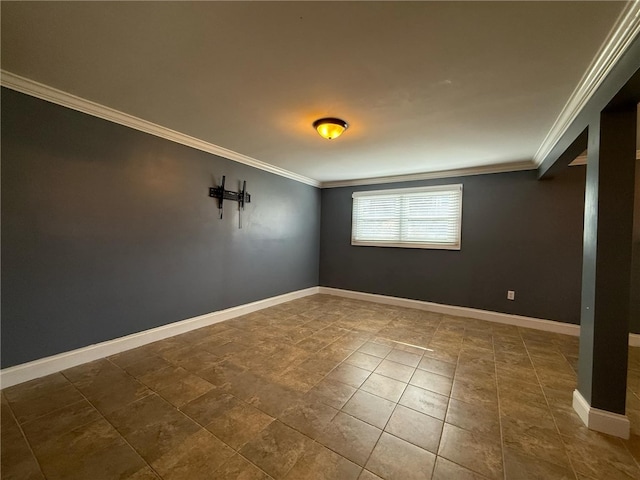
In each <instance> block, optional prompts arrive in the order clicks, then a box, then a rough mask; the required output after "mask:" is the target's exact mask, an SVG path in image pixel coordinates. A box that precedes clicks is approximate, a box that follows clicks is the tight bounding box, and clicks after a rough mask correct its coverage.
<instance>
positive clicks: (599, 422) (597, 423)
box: [573, 389, 631, 439]
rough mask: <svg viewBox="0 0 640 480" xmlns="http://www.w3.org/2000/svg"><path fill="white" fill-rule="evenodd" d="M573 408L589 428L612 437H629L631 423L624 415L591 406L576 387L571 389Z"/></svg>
mask: <svg viewBox="0 0 640 480" xmlns="http://www.w3.org/2000/svg"><path fill="white" fill-rule="evenodd" d="M573 409H574V410H575V411H576V413H577V414H578V416H579V417H580V420H582V423H584V424H585V425H586V426H587V427H588V428H589V429H591V430H595V431H596V432H602V433H607V434H609V435H613V436H614V437H619V438H624V439H628V438H629V435H630V433H631V423H630V422H629V419H628V418H627V416H626V415H621V414H619V413H612V412H608V411H606V410H600V409H599V408H593V407H592V406H591V405H589V402H587V401H586V400H585V398H584V397H583V396H582V394H581V393H580V392H579V391H578V390H577V389H576V390H574V391H573Z"/></svg>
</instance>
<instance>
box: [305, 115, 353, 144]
mask: <svg viewBox="0 0 640 480" xmlns="http://www.w3.org/2000/svg"><path fill="white" fill-rule="evenodd" d="M313 128H315V129H316V130H317V131H318V133H319V134H320V136H321V137H322V138H326V139H327V140H332V139H334V138H338V137H339V136H340V135H342V132H344V131H345V130H346V129H347V128H349V125H348V124H347V122H345V121H344V120H340V119H339V118H320V119H318V120H316V121H315V122H313Z"/></svg>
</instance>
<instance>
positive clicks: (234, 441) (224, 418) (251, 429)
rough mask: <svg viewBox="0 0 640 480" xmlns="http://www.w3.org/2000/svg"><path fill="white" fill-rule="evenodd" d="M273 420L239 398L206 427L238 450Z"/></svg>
mask: <svg viewBox="0 0 640 480" xmlns="http://www.w3.org/2000/svg"><path fill="white" fill-rule="evenodd" d="M273 420H274V419H273V418H272V417H270V416H269V415H267V414H266V413H263V412H261V411H260V410H258V409H257V408H255V407H253V406H251V405H249V404H247V403H245V402H242V401H240V400H239V401H237V402H235V403H234V405H233V406H232V407H231V408H229V409H228V410H226V411H224V412H221V413H220V415H216V416H215V417H214V419H213V420H212V421H211V423H209V424H207V425H206V427H205V428H206V429H207V430H209V431H210V432H212V433H213V434H214V435H215V436H216V437H218V438H219V439H220V440H222V441H223V442H225V443H226V444H227V445H229V446H230V447H232V448H234V449H236V450H237V449H240V448H241V447H242V446H243V445H244V444H246V443H247V442H250V441H251V440H253V439H254V438H255V437H257V436H258V435H259V434H260V432H262V430H264V429H265V428H266V427H267V426H268V425H269V424H270V423H271V422H273Z"/></svg>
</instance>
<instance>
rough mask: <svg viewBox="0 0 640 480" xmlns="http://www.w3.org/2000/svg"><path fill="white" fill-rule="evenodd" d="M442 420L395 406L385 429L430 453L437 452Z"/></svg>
mask: <svg viewBox="0 0 640 480" xmlns="http://www.w3.org/2000/svg"><path fill="white" fill-rule="evenodd" d="M442 427H443V422H442V421H441V420H438V419H436V418H434V417H430V416H429V415H425V414H423V413H420V412H417V411H415V410H412V409H410V408H407V407H404V406H402V405H398V406H396V408H395V410H394V412H393V414H392V415H391V418H390V419H389V422H388V423H387V425H386V427H385V429H384V430H385V431H386V432H388V433H390V434H392V435H395V436H396V437H399V438H401V439H403V440H405V441H407V442H409V443H412V444H414V445H417V446H418V447H420V448H423V449H425V450H428V451H429V452H432V453H438V445H439V444H440V436H441V435H442Z"/></svg>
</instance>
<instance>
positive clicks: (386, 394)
mask: <svg viewBox="0 0 640 480" xmlns="http://www.w3.org/2000/svg"><path fill="white" fill-rule="evenodd" d="M405 388H407V384H406V383H404V382H401V381H399V380H394V379H393V378H389V377H385V376H383V375H379V374H377V373H372V374H371V375H370V376H369V378H367V380H365V382H364V383H363V384H362V386H361V387H360V390H363V391H365V392H369V393H373V394H374V395H377V396H379V397H382V398H386V399H387V400H390V401H392V402H397V401H398V400H400V397H401V396H402V393H403V392H404V389H405Z"/></svg>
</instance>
